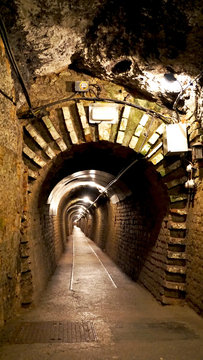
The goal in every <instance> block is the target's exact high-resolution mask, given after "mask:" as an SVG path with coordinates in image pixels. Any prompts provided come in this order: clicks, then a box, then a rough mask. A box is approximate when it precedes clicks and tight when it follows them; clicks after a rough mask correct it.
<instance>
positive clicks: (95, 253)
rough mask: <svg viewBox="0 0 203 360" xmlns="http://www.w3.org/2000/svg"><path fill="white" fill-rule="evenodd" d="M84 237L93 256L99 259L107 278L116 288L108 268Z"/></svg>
mask: <svg viewBox="0 0 203 360" xmlns="http://www.w3.org/2000/svg"><path fill="white" fill-rule="evenodd" d="M85 239H86V241H87V243H88V245H89V247H90V249H91V250H92V252H93V253H94V255H95V256H96V257H97V259H98V260H99V262H100V264H101V265H102V266H103V268H104V270H105V271H106V273H107V275H108V277H109V279H110V280H111V282H112V284H113V286H114V287H115V288H116V289H117V285H116V284H115V282H114V281H113V279H112V277H111V275H110V274H109V272H108V270H107V269H106V268H105V266H104V264H103V262H102V261H101V260H100V258H99V256H98V255H97V254H96V252H95V251H94V249H93V248H92V247H91V245H90V244H89V242H88V240H87V238H86V237H85Z"/></svg>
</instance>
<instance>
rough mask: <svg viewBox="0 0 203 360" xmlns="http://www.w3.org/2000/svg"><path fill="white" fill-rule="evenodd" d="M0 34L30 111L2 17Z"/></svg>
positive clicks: (30, 106) (23, 83) (26, 91)
mask: <svg viewBox="0 0 203 360" xmlns="http://www.w3.org/2000/svg"><path fill="white" fill-rule="evenodd" d="M0 35H1V37H2V40H3V43H4V46H5V50H6V53H7V55H8V58H9V60H10V63H11V65H12V67H13V70H14V72H15V74H16V76H17V79H18V81H19V83H20V85H21V87H22V91H23V93H24V96H25V98H26V101H27V104H28V107H29V109H30V110H31V112H32V104H31V100H30V97H29V94H28V90H27V88H26V85H25V82H24V80H23V77H22V75H21V73H20V70H19V68H18V65H17V63H16V60H15V57H14V54H13V52H12V50H11V47H10V45H9V41H8V35H7V31H6V27H5V25H4V22H3V20H2V18H1V17H0Z"/></svg>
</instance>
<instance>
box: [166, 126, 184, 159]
mask: <svg viewBox="0 0 203 360" xmlns="http://www.w3.org/2000/svg"><path fill="white" fill-rule="evenodd" d="M163 151H164V155H178V154H181V153H183V152H187V151H188V141H187V126H186V124H182V123H178V124H170V125H166V128H165V130H164V133H163Z"/></svg>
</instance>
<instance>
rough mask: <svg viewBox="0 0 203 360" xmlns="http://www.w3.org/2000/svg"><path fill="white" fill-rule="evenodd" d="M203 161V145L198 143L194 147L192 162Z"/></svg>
mask: <svg viewBox="0 0 203 360" xmlns="http://www.w3.org/2000/svg"><path fill="white" fill-rule="evenodd" d="M202 159H203V144H202V143H201V142H197V143H195V144H193V145H192V160H193V161H196V160H202Z"/></svg>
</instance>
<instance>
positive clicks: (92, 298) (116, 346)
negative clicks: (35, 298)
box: [0, 228, 203, 360]
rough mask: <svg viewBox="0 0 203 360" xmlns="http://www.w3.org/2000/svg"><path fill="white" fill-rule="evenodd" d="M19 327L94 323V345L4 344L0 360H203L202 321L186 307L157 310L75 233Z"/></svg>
mask: <svg viewBox="0 0 203 360" xmlns="http://www.w3.org/2000/svg"><path fill="white" fill-rule="evenodd" d="M72 250H73V255H72ZM72 260H73V265H72ZM21 321H26V322H31V323H32V322H36V321H42V322H46V321H62V322H64V321H71V322H76V321H78V322H79V323H80V322H82V321H83V322H84V321H92V322H93V325H94V329H95V334H96V341H90V342H77V343H76V342H73V343H33V344H6V343H5V344H3V345H2V346H1V348H0V359H1V360H16V359H17V360H47V359H50V360H67V359H71V360H72V359H73V360H74V359H88V360H92V359H97V360H108V359H120V360H121V359H122V360H134V359H135V360H202V359H203V319H202V318H200V317H199V316H198V315H197V314H196V313H194V312H193V310H191V309H190V308H188V307H187V306H184V307H178V306H164V307H163V306H161V305H160V304H159V303H157V302H156V301H155V299H154V298H153V297H152V296H151V295H150V294H149V293H148V292H147V291H146V290H145V289H144V288H142V287H141V286H139V285H138V284H136V283H134V282H132V281H131V280H130V279H129V278H128V277H127V276H126V275H125V274H123V273H122V272H121V271H120V270H119V269H118V268H117V267H116V266H115V264H113V263H112V261H111V260H110V259H109V258H108V257H107V256H106V255H105V254H104V253H102V251H101V250H100V249H99V248H97V246H96V245H95V244H94V243H93V242H92V241H91V240H89V239H87V238H86V237H85V236H84V234H83V233H82V232H81V230H80V229H78V228H75V229H74V232H73V235H72V236H70V240H69V242H68V246H67V249H66V252H65V254H64V255H63V257H62V258H61V261H60V263H59V265H58V268H57V270H56V272H55V274H54V276H53V277H52V279H51V280H50V282H49V284H48V287H47V290H46V292H45V293H44V295H43V297H42V298H41V301H40V303H39V304H38V306H36V307H35V308H34V309H32V310H29V311H27V313H26V314H25V313H24V314H23V315H21V316H19V317H18V319H16V320H15V321H14V322H12V324H14V325H15V324H17V323H19V322H21ZM6 331H7V330H6Z"/></svg>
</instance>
